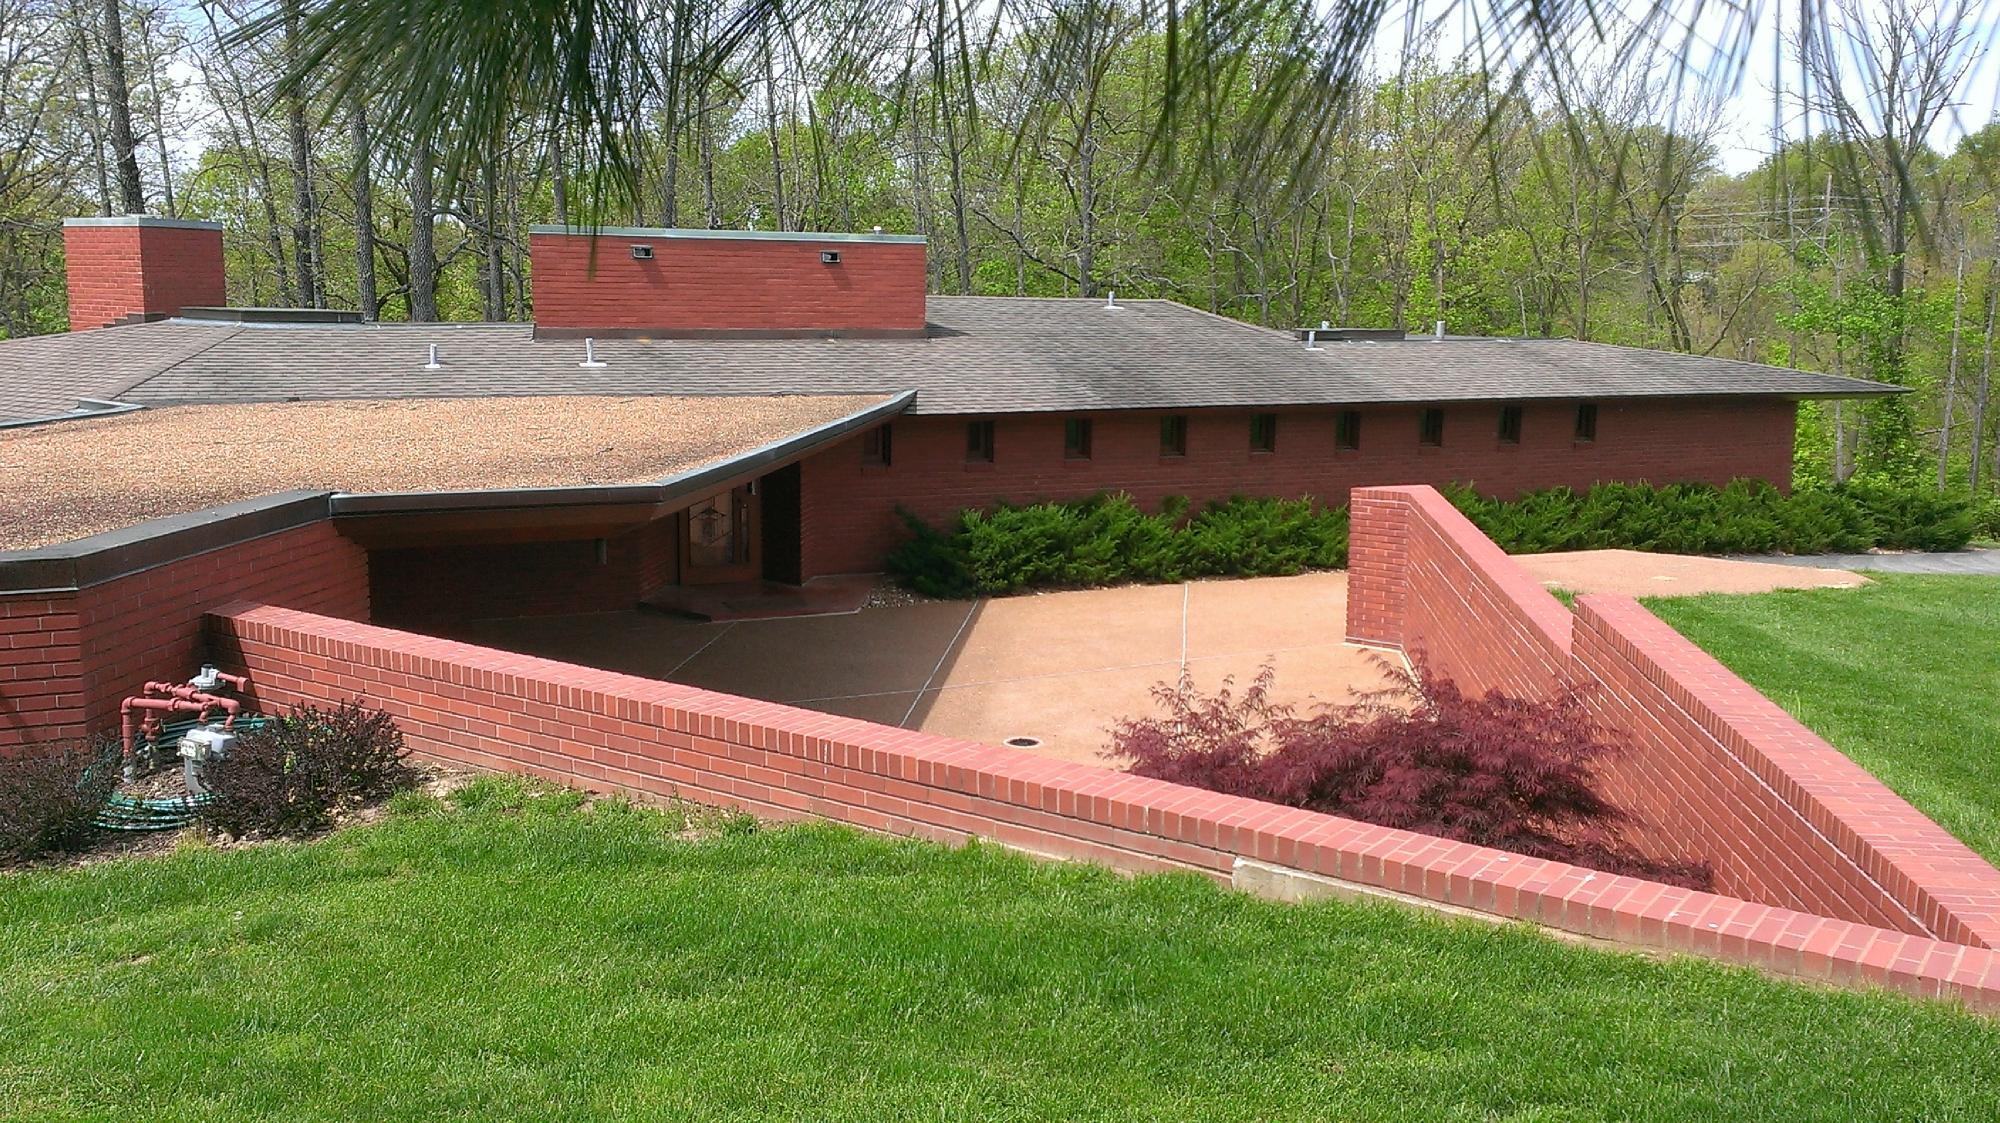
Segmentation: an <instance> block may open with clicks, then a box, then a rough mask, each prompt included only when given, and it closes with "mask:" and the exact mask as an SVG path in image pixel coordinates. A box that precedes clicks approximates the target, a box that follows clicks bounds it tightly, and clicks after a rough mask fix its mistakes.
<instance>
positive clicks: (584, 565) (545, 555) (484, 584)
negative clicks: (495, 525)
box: [369, 517, 677, 627]
mask: <svg viewBox="0 0 2000 1123" xmlns="http://www.w3.org/2000/svg"><path fill="white" fill-rule="evenodd" d="M676 525H677V524H676V522H675V520H674V519H673V518H671V517H669V518H664V519H656V520H654V521H653V522H651V523H648V524H646V525H645V526H643V527H641V528H639V529H637V530H632V531H627V532H626V533H624V534H620V535H615V536H613V537H610V538H607V539H604V540H603V541H604V547H603V555H602V556H603V560H602V561H600V560H599V553H598V541H599V540H598V539H596V538H583V539H573V540H564V541H554V542H539V541H527V542H497V543H480V544H474V545H447V546H421V547H410V548H401V549H378V550H375V551H373V552H372V553H371V554H370V556H369V578H370V586H371V590H372V597H371V600H372V603H373V606H374V619H377V620H380V621H382V622H383V623H385V624H393V625H395V626H397V627H418V626H424V625H434V624H443V623H450V622H452V621H455V620H481V619H493V618H498V617H510V616H557V615H563V614H567V613H572V612H610V611H614V610H618V609H626V608H632V607H635V606H636V605H638V603H639V601H640V600H641V599H643V598H644V597H645V596H647V595H648V594H650V593H652V592H655V591H656V590H658V589H659V588H660V586H662V585H667V584H671V583H672V582H673V580H674V548H675V543H676V536H675V533H674V528H675V527H676Z"/></svg>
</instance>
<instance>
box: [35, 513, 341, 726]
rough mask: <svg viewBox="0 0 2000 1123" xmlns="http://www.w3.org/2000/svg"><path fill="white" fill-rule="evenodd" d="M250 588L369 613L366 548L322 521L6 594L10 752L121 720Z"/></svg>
mask: <svg viewBox="0 0 2000 1123" xmlns="http://www.w3.org/2000/svg"><path fill="white" fill-rule="evenodd" d="M246 596H247V597H255V598H257V599H258V600H261V601H265V602H268V603H275V604H288V605H297V606H299V607H300V608H306V609H311V610H314V611H319V612H326V613H330V614H334V615H341V616H353V617H357V618H362V619H365V618H367V616H368V563H367V555H366V554H365V553H364V552H363V551H362V550H361V548H360V547H358V546H356V545H354V544H353V543H351V542H349V541H348V540H347V539H345V538H343V537H341V536H340V534H339V532H337V531H335V530H334V529H333V524H332V523H331V522H318V523H312V524H309V525H306V526H302V527H296V528H294V529H292V530H286V531H281V532H279V533H277V534H269V535H265V536H263V537H259V538H252V539H248V540H246V541H242V542H236V543H232V544H230V545H228V546H225V547H223V548H221V549H217V550H210V551H208V552H206V553H202V554H196V555H194V556H193V557H188V558H182V559H180V560H179V561H174V562H170V563H168V564H166V565H161V566H157V567H155V568H153V569H148V570H145V571H143V572H139V573H134V574H131V575H128V576H125V577H120V578H117V579H115V580H111V581H106V582H104V583H102V584H99V585H91V586H88V587H86V588H83V589H75V590H68V591H64V592H50V593H29V594H23V595H13V596H0V751H5V749H6V746H10V745H20V744H22V743H23V742H26V741H30V740H37V741H39V740H53V739H59V738H64V737H76V736H82V735H85V734H87V733H95V732H100V731H103V730H107V729H116V728H117V727H118V704H119V703H120V702H121V701H123V700H124V699H125V698H126V697H127V696H128V695H130V694H132V693H134V692H135V691H137V690H138V688H139V687H140V686H141V685H143V684H144V683H145V682H146V680H148V679H157V678H166V679H175V678H180V677H184V676H186V675H189V674H192V673H194V671H195V670H196V668H197V666H198V664H199V660H200V657H201V653H202V652H201V639H202V616H203V614H204V613H205V612H207V611H208V610H209V609H210V608H212V607H214V606H215V605H218V604H224V603H228V602H230V601H233V600H238V599H240V598H243V597H246Z"/></svg>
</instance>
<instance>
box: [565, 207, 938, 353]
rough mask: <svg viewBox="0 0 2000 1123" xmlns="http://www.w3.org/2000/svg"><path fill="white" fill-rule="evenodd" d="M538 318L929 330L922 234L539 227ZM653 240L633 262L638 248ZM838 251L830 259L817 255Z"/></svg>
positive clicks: (635, 326)
mask: <svg viewBox="0 0 2000 1123" xmlns="http://www.w3.org/2000/svg"><path fill="white" fill-rule="evenodd" d="M528 242H529V247H530V253H531V254H532V257H533V268H534V299H535V324H536V326H537V327H538V328H553V329H576V330H583V329H590V328H597V329H604V330H612V329H617V330H621V331H647V330H658V331H661V332H663V333H672V332H708V331H719V332H729V331H740V332H759V331H776V332H783V331H813V330H828V331H855V332H864V333H866V332H883V333H900V334H914V333H918V332H921V331H923V330H924V290H925V286H926V283H927V279H928V273H927V271H926V259H925V248H924V245H923V244H922V243H921V242H868V241H847V240H827V241H824V242H819V241H813V240H811V239H809V238H807V237H804V236H800V237H796V238H784V239H769V238H755V237H746V238H742V239H732V238H727V237H692V238H691V237H685V236H679V237H668V236H660V235H657V234H653V235H649V234H646V233H644V232H633V233H629V234H603V235H600V236H597V237H592V236H590V235H588V234H548V233H536V234H533V235H531V236H530V237H529V240H528ZM637 244H644V245H648V246H651V247H652V250H653V257H652V258H651V259H649V260H643V261H642V260H635V259H633V257H632V253H631V247H632V246H633V245H637ZM824 251H833V252H838V253H839V254H840V261H839V262H838V263H837V264H824V263H822V262H821V261H820V254H821V253H822V252H824Z"/></svg>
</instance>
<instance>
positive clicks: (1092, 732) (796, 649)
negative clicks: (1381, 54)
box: [456, 573, 1386, 762]
mask: <svg viewBox="0 0 2000 1123" xmlns="http://www.w3.org/2000/svg"><path fill="white" fill-rule="evenodd" d="M1346 603H1347V577H1346V575H1345V574H1342V573H1317V574H1306V575H1302V576H1298V577H1278V578H1265V579H1259V580H1249V581H1199V582H1191V583H1188V584H1185V585H1157V586H1134V587H1128V588H1120V589H1101V590H1090V591H1083V592H1065V593H1048V594H1043V595H1039V596H1022V597H1009V598H1004V599H1001V600H992V601H978V602H965V601H956V602H934V603H924V604H914V605H906V606H900V607H894V608H873V609H865V610H863V611H861V612H858V613H852V614H849V615H843V616H820V617H809V618H800V619H790V620H754V621H739V622H736V623H730V624H704V623H694V622H689V621H683V620H676V619H672V618H667V617H662V616H659V615H657V614H652V613H644V612H619V613H601V614H594V615H589V616H569V617H548V618H539V619H524V620H500V621H487V622H483V623H479V624H474V625H467V626H464V627H462V628H460V629H458V630H457V632H456V636H457V638H461V639H465V640H469V641H471V642H475V643H484V644H489V645H492V646H495V647H501V648H506V649H510V650H516V651H526V652H532V653H534V654H537V655H544V656H548V657H550V658H556V659H564V660H568V661H571V662H577V663H583V664H586V665H589V666H597V667H605V668H608V669H612V670H620V671H626V672H628V673H632V674H640V675H646V676H648V677H653V678H665V679H670V680H672V681H675V682H684V683H688V684H690V685H695V686H703V687H707V688H709V689H713V690H721V691H726V692H729V693H732V694H744V695H749V696H751V697H756V698H764V699H768V700H770V701H775V702H788V703H791V704H794V705H800V706H806V707H809V708H812V709H817V710H823V711H826V712H828V713H838V714H843V715H847V716H850V717H860V718H866V719H868V720H871V721H879V722H882V723H884V724H888V725H898V726H903V727H905V728H912V729H923V730H926V731H928V732H933V733H941V734H946V735H949V736H954V737H963V738H966V739H968V740H974V741H982V742H986V743H989V744H1002V743H1004V742H1005V741H1006V740H1008V739H1009V738H1012V737H1032V738H1035V739H1036V740H1038V741H1040V742H1041V745H1040V747H1039V748H1038V749H1037V750H1036V751H1039V752H1043V753H1047V754H1050V755H1054V756H1059V757H1063V758H1065V759H1071V760H1084V761H1093V762H1097V761H1100V760H1101V758H1100V756H1099V754H1100V753H1101V752H1102V750H1103V747H1104V744H1105V741H1106V733H1107V731H1108V730H1109V729H1110V727H1111V726H1112V725H1113V724H1114V723H1116V722H1117V721H1118V720H1120V719H1122V718H1126V717H1136V716H1142V715H1145V714H1149V713H1152V712H1154V704H1153V700H1152V697H1151V691H1152V688H1153V687H1154V686H1155V685H1156V684H1160V683H1165V682H1172V681H1173V680H1175V679H1177V678H1178V677H1179V676H1180V674H1181V672H1182V670H1183V669H1185V670H1186V671H1187V672H1188V673H1189V674H1190V675H1191V676H1192V677H1193V679H1194V681H1195V683H1196V685H1197V686H1199V687H1201V688H1202V689H1204V690H1213V689H1215V688H1216V687H1218V686H1220V685H1221V684H1222V681H1223V679H1224V678H1225V677H1229V678H1232V679H1233V680H1234V681H1235V682H1236V683H1237V685H1238V686H1239V687H1240V686H1242V685H1245V684H1247V683H1248V682H1249V680H1250V679H1251V678H1253V677H1255V675H1256V674H1257V672H1258V669H1259V668H1260V667H1262V666H1263V665H1264V664H1266V663H1269V664H1270V665H1271V666H1272V667H1273V669H1274V670H1275V672H1276V675H1277V680H1276V686H1275V693H1276V695H1277V696H1278V698H1279V700H1281V701H1287V702H1292V703H1297V704H1311V703H1314V702H1327V703H1335V704H1337V703H1343V702H1347V701H1350V700H1352V697H1353V692H1354V691H1356V690H1371V689H1375V688H1376V687H1379V686H1380V685H1382V684H1383V683H1384V682H1385V681H1386V679H1385V677H1384V670H1383V668H1382V666H1381V665H1379V664H1378V663H1377V662H1376V661H1375V657H1374V656H1373V655H1372V654H1371V653H1370V652H1368V651H1366V650H1364V649H1361V648H1355V647H1350V646H1348V645H1347V644H1346V643H1344V642H1343V641H1342V637H1343V635H1344V634H1345V625H1346Z"/></svg>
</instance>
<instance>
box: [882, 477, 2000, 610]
mask: <svg viewBox="0 0 2000 1123" xmlns="http://www.w3.org/2000/svg"><path fill="white" fill-rule="evenodd" d="M1444 492H1445V494H1446V496H1447V497H1449V498H1450V500H1451V501H1452V503H1453V504H1455V505H1456V506H1457V507H1458V509H1459V510H1461V511H1463V512H1465V514H1466V516H1467V517H1468V518H1470V519H1471V520H1472V521H1473V523H1474V524H1476V525H1477V526H1478V527H1479V529H1480V530H1482V531H1484V532H1485V533H1486V536H1487V537H1489V538H1491V539H1493V540H1494V541H1495V542H1497V543H1499V544H1500V546H1501V548H1502V549H1504V550H1506V551H1507V552H1508V553H1510V554H1543V553H1549V552H1551V551H1556V550H1606V549H1628V550H1650V551H1653V552H1656V553H1667V554H1766V553H1784V554H1824V553H1849V552H1853V551H1857V550H1866V549H1868V548H1870V547H1872V546H1878V545H1879V546H1884V547H1888V548H1890V549H1914V550H1955V549H1957V548H1959V547H1961V546H1963V545H1965V544H1966V543H1967V542H1968V541H1970V540H1971V539H1972V538H1973V537H1974V535H1975V534H1980V533H1986V534H1991V535H1995V536H2000V525H1995V524H1996V523H2000V499H1996V500H1993V501H1991V502H1990V503H1989V504H1988V506H1987V507H1986V508H1981V509H1975V508H1974V506H1973V504H1972V503H1971V501H1970V500H1968V499H1966V498H1964V497H1963V496H1953V495H1940V494H1938V493H1937V492H1936V491H1933V490H1931V489H1928V488H1898V487H1893V486H1889V485H1883V484H1870V483H1854V484H1850V485H1847V486H1845V487H1817V486H1816V487H1807V488H1801V489H1800V490H1798V491H1796V492H1794V493H1792V494H1790V495H1786V494H1785V493H1783V492H1780V491H1779V490H1778V489H1777V488H1775V487H1772V486H1771V485H1770V484H1767V483H1764V482H1762V481H1760V480H1737V481H1735V482H1733V483H1730V484H1729V485H1728V486H1726V487H1715V486H1713V485H1711V484H1696V483H1682V484H1670V485H1668V486H1666V487H1652V486H1649V485H1647V484H1626V483H1607V484H1599V485H1597V486H1596V487H1593V488H1591V489H1590V490H1588V491H1583V492H1578V491H1574V490H1572V489H1570V488H1566V487H1554V488H1548V489H1546V490H1543V491H1535V492H1529V493H1528V494H1526V495H1522V496H1520V497H1518V498H1516V499H1508V500H1501V499H1489V498H1486V497H1485V496H1482V495H1480V494H1479V493H1478V492H1476V491H1474V490H1473V489H1472V488H1471V487H1468V486H1463V485H1457V486H1452V487H1448V488H1445V489H1444ZM903 521H904V523H905V524H906V525H907V526H908V527H909V529H910V537H909V539H908V540H907V541H905V542H904V543H903V545H902V546H901V547H899V548H898V549H897V550H896V551H895V553H893V554H891V555H890V557H889V571H890V572H891V573H892V574H894V575H895V576H896V577H897V578H899V579H900V580H901V581H902V582H903V583H904V584H905V585H908V586H909V587H910V588H913V589H915V590H916V591H918V592H920V593H923V594H925V595H927V596H934V597H972V596H1004V595H1006V594H1008V593H1016V592H1020V591H1021V590H1023V589H1048V588H1057V589H1060V588H1071V589H1079V588H1092V587H1096V586H1102V585H1119V584H1126V583H1130V582H1161V581H1183V580H1186V579H1188V578H1191V577H1269V576H1276V575H1282V574H1292V573H1300V572H1303V571H1305V570H1309V569H1337V568H1339V567H1341V566H1344V565H1346V564H1347V534H1348V524H1347V509H1346V508H1345V507H1322V506H1319V505H1318V504H1316V503H1315V502H1314V501H1313V500H1311V499H1252V498H1246V497H1243V496H1237V497H1235V498H1233V499H1230V500H1228V501H1227V502H1222V503H1211V504H1209V505H1208V506H1207V507H1204V508H1202V509H1201V510H1200V511H1198V512H1194V513H1192V514H1190V513H1189V505H1188V502H1187V501H1186V500H1185V499H1169V500H1168V501H1167V502H1166V503H1164V504H1162V505H1161V508H1160V511H1159V512H1158V513H1157V514H1150V515H1149V514H1147V513H1145V512H1144V511H1142V510H1140V509H1139V506H1138V504H1136V503H1134V502H1133V501H1132V498H1131V496H1129V495H1123V494H1119V495H1100V496H1095V497H1093V498H1090V499H1085V500H1080V501H1077V502H1073V503H1035V504H1030V505H1028V506H1024V507H1010V506H1002V507H995V508H993V509H991V510H985V511H981V510H967V511H962V512H960V513H959V515H958V517H957V519H956V520H955V521H954V522H952V523H951V524H949V525H948V526H946V527H945V528H942V529H940V528H937V527H933V526H931V525H930V524H928V523H926V522H924V521H923V520H922V519H920V518H917V517H916V516H914V515H911V514H909V513H908V512H903ZM1982 527H1985V528H1986V529H1984V530H1983V531H1982Z"/></svg>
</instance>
